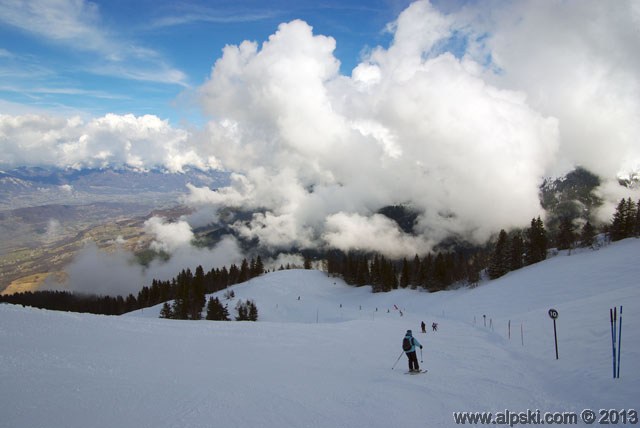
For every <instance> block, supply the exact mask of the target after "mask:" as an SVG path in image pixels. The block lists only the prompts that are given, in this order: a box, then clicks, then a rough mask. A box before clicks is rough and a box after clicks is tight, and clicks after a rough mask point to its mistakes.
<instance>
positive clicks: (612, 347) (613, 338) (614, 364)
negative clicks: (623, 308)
mask: <svg viewBox="0 0 640 428" xmlns="http://www.w3.org/2000/svg"><path fill="white" fill-rule="evenodd" d="M609 320H610V321H611V349H612V351H613V378H614V379H615V378H616V333H615V331H614V330H613V308H609Z"/></svg>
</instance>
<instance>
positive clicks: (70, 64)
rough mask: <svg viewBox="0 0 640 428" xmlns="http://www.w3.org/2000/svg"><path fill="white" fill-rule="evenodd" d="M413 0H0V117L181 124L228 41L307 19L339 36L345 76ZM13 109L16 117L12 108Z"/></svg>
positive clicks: (255, 37)
mask: <svg viewBox="0 0 640 428" xmlns="http://www.w3.org/2000/svg"><path fill="white" fill-rule="evenodd" d="M408 4H410V2H409V1H408V0H373V1H369V0H367V1H361V0H347V1H345V0H339V1H338V0H326V1H321V2H318V1H310V0H297V1H287V0H277V1H270V2H264V1H254V0H241V1H237V0H234V1H227V0H216V1H195V0H194V1H180V2H175V1H164V0H160V1H158V0H153V1H151V0H136V1H129V0H110V1H93V2H89V1H84V0H68V1H57V2H53V1H44V0H42V1H29V2H22V1H16V2H14V1H11V0H2V1H0V76H1V77H2V79H1V80H2V83H0V100H2V101H3V103H2V104H0V112H2V113H5V114H12V113H14V114H15V113H21V111H16V110H22V111H29V110H31V109H36V110H38V111H40V110H45V111H57V112H65V113H67V114H68V115H71V114H81V115H83V116H94V117H95V116H101V115H104V114H106V113H109V112H111V113H116V114H126V113H133V114H134V115H143V114H155V115H157V116H159V117H160V118H163V119H170V121H171V122H172V123H174V124H177V123H180V122H181V121H183V120H185V119H187V120H193V119H196V120H197V117H198V112H197V110H196V109H195V107H194V106H193V105H192V104H193V103H192V102H191V101H190V96H189V94H190V93H191V92H192V91H191V90H192V89H194V88H196V87H198V86H199V85H201V84H202V83H203V82H204V81H205V80H206V79H207V77H208V75H209V73H210V70H211V67H212V65H213V64H214V62H215V61H216V59H217V58H219V57H220V56H221V50H222V48H223V47H224V46H225V45H226V44H234V45H237V44H240V43H241V42H242V41H243V40H252V41H257V42H258V43H262V42H263V41H265V40H266V39H267V38H268V37H269V35H271V34H273V33H274V32H275V31H276V29H277V27H278V25H279V24H280V23H282V22H288V21H291V20H293V19H302V20H304V21H306V22H307V23H309V24H310V25H311V26H312V27H313V28H314V33H315V34H323V35H328V36H331V37H333V38H335V39H336V42H337V46H336V51H335V53H334V54H335V56H336V57H337V58H338V59H339V60H340V61H341V73H342V74H346V75H349V74H350V73H351V69H352V68H353V67H354V66H355V65H356V64H357V63H358V60H359V57H360V53H361V52H362V50H363V49H367V48H370V47H375V46H377V45H382V46H384V45H386V44H388V41H389V39H390V35H389V33H388V32H386V31H385V26H386V24H387V23H389V22H392V21H393V20H394V19H396V17H397V16H398V14H399V13H400V12H401V11H402V10H403V9H405V8H406V7H407V5H408ZM12 110H13V111H12Z"/></svg>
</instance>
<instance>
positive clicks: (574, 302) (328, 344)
mask: <svg viewBox="0 0 640 428" xmlns="http://www.w3.org/2000/svg"><path fill="white" fill-rule="evenodd" d="M639 259H640V240H635V239H630V240H626V241H622V242H620V243H616V244H615V245H611V246H608V247H605V248H602V249H601V250H599V251H595V252H592V251H588V252H583V253H579V254H573V255H571V256H568V255H566V254H563V253H561V254H560V255H559V256H557V257H554V258H552V259H550V260H547V261H545V262H543V263H540V264H537V265H534V266H530V267H528V268H525V269H522V270H520V271H517V272H512V273H510V274H508V275H506V276H505V277H503V278H501V279H499V280H496V281H492V282H490V283H486V284H484V285H482V286H480V287H477V288H475V289H461V290H456V291H447V292H440V293H433V294H430V293H425V292H418V291H410V290H397V291H394V292H390V293H385V294H372V293H371V292H370V289H369V288H368V287H362V288H352V287H347V286H345V285H344V284H343V283H342V281H340V280H338V279H335V278H328V277H327V276H326V275H324V274H323V273H321V272H316V271H303V270H297V271H282V272H275V273H271V274H268V275H265V276H263V277H260V278H255V279H253V280H252V281H250V282H248V283H245V284H239V285H237V286H234V287H233V290H234V293H235V299H234V300H233V301H230V302H229V307H230V308H233V306H234V305H235V302H236V301H237V300H238V299H243V300H244V299H247V298H251V299H253V300H254V301H255V302H256V304H257V305H258V309H259V313H260V321H259V322H257V323H251V322H210V321H201V322H194V321H173V320H162V319H158V318H157V315H158V312H159V307H155V308H148V309H145V310H144V311H137V312H136V313H131V314H128V315H127V316H123V317H104V316H91V315H80V314H70V313H56V312H49V311H42V310H35V309H30V308H22V307H15V306H8V305H0V343H2V347H1V348H0V415H2V416H1V417H0V427H83V428H84V427H154V428H155V427H212V426H225V427H256V426H260V427H274V428H275V427H277V428H281V427H365V426H366V427H385V428H388V427H396V426H405V425H407V426H429V427H434V426H454V425H455V423H454V419H453V412H455V411H492V412H498V411H504V410H505V409H508V410H510V411H514V412H523V411H525V412H526V411H527V410H529V409H530V410H534V411H535V410H540V411H541V412H558V411H575V412H578V413H579V412H580V411H582V410H583V409H584V408H591V409H594V410H595V411H596V412H597V411H598V409H601V408H605V409H609V408H615V409H632V408H635V410H638V407H639V406H638V403H639V402H638V396H639V395H640V333H639V331H640V321H639V317H638V308H640V284H639V279H638V278H640V263H639V261H640V260H639ZM220 297H221V298H222V293H220ZM298 297H299V299H298ZM222 300H223V301H224V299H222ZM394 305H395V306H394ZM615 305H617V306H619V305H623V306H624V316H623V330H622V358H621V377H620V379H616V380H614V379H612V362H611V353H612V349H611V330H610V323H609V308H610V307H613V306H615ZM396 306H397V307H398V308H399V309H401V310H402V313H403V315H402V316H401V315H400V311H399V310H396V309H395V307H396ZM551 307H553V308H555V309H557V310H558V312H559V314H560V316H559V318H558V321H557V327H558V339H559V356H560V359H559V360H556V359H555V351H554V341H553V322H552V321H551V319H550V318H549V316H548V314H547V311H548V310H549V308H551ZM483 315H486V322H487V326H486V327H485V325H484V320H485V318H484V317H483ZM422 320H424V321H425V322H426V323H427V325H428V326H430V325H431V323H432V322H437V323H438V324H439V328H438V332H436V333H434V332H432V331H430V330H431V329H430V328H429V331H428V333H427V334H422V333H419V324H420V322H421V321H422ZM509 321H510V322H511V339H509V338H508V330H507V327H508V324H509ZM406 329H412V330H413V331H414V333H415V336H416V337H417V338H418V340H420V341H421V342H422V344H423V345H424V350H423V353H422V355H421V358H422V360H423V363H422V364H421V365H422V366H423V367H424V368H427V369H428V370H429V372H428V373H427V374H425V375H419V376H405V375H404V374H403V373H404V372H405V371H406V366H407V363H406V358H405V357H404V356H403V355H402V352H401V349H400V343H401V339H402V337H403V335H404V332H405V330H406ZM521 331H523V332H524V336H523V337H521ZM523 342H524V345H523ZM398 357H400V360H399V361H398V363H397V365H396V366H395V369H393V370H392V367H393V366H394V363H395V362H396V361H397V359H398ZM634 406H635V407H634Z"/></svg>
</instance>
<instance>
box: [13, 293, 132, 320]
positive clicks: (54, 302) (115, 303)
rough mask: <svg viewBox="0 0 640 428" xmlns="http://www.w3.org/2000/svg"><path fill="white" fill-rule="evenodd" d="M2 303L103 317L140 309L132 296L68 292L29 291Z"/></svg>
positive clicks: (17, 294)
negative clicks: (100, 315)
mask: <svg viewBox="0 0 640 428" xmlns="http://www.w3.org/2000/svg"><path fill="white" fill-rule="evenodd" d="M0 302H6V303H11V304H15V305H23V306H32V307H34V308H40V309H49V310H53V311H70V312H81V313H91V314H102V315H122V314H124V313H125V312H130V311H133V310H136V309H138V308H139V306H138V301H137V300H136V298H135V297H134V296H133V294H130V295H129V296H127V298H123V297H122V296H117V297H111V296H96V295H90V294H75V293H70V292H68V291H35V292H32V291H27V292H23V293H16V294H9V295H4V296H0Z"/></svg>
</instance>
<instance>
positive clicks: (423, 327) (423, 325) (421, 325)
mask: <svg viewBox="0 0 640 428" xmlns="http://www.w3.org/2000/svg"><path fill="white" fill-rule="evenodd" d="M420 327H422V332H423V333H426V332H427V325H426V324H425V323H424V321H422V322H421V323H420Z"/></svg>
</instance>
